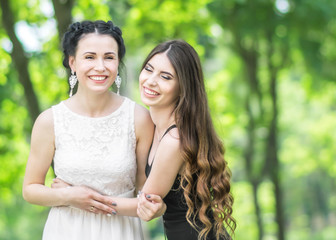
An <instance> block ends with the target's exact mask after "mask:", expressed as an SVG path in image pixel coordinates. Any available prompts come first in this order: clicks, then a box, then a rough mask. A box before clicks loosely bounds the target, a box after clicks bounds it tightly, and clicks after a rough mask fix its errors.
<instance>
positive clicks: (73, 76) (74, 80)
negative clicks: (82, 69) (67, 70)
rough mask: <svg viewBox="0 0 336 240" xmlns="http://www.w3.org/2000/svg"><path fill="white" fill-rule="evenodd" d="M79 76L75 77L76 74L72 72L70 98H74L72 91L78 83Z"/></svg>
mask: <svg viewBox="0 0 336 240" xmlns="http://www.w3.org/2000/svg"><path fill="white" fill-rule="evenodd" d="M77 80H78V79H77V76H76V75H75V73H74V72H73V71H72V70H71V76H70V77H69V84H70V94H69V97H71V96H72V90H73V88H74V87H75V85H76V83H77Z"/></svg>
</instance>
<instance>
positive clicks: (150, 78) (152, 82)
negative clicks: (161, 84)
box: [147, 74, 157, 85]
mask: <svg viewBox="0 0 336 240" xmlns="http://www.w3.org/2000/svg"><path fill="white" fill-rule="evenodd" d="M147 82H148V83H149V84H150V85H156V84H157V81H156V77H155V75H154V74H151V75H150V76H148V78H147Z"/></svg>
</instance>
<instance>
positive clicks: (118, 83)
mask: <svg viewBox="0 0 336 240" xmlns="http://www.w3.org/2000/svg"><path fill="white" fill-rule="evenodd" d="M114 82H115V84H116V85H117V94H118V95H119V89H120V85H121V77H120V76H119V73H118V75H117V78H116V80H115V81H114Z"/></svg>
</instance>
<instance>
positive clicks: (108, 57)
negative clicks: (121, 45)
mask: <svg viewBox="0 0 336 240" xmlns="http://www.w3.org/2000/svg"><path fill="white" fill-rule="evenodd" d="M106 59H114V56H107V57H106Z"/></svg>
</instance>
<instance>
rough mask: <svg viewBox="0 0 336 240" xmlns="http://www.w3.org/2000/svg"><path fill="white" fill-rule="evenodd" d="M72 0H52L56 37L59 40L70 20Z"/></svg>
mask: <svg viewBox="0 0 336 240" xmlns="http://www.w3.org/2000/svg"><path fill="white" fill-rule="evenodd" d="M74 2H75V1H74V0H52V3H53V5H54V10H55V17H56V20H57V30H58V38H59V40H60V42H61V40H62V37H63V34H64V33H65V32H66V31H67V29H68V27H69V25H70V24H71V22H72V14H71V12H72V7H73V5H74Z"/></svg>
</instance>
